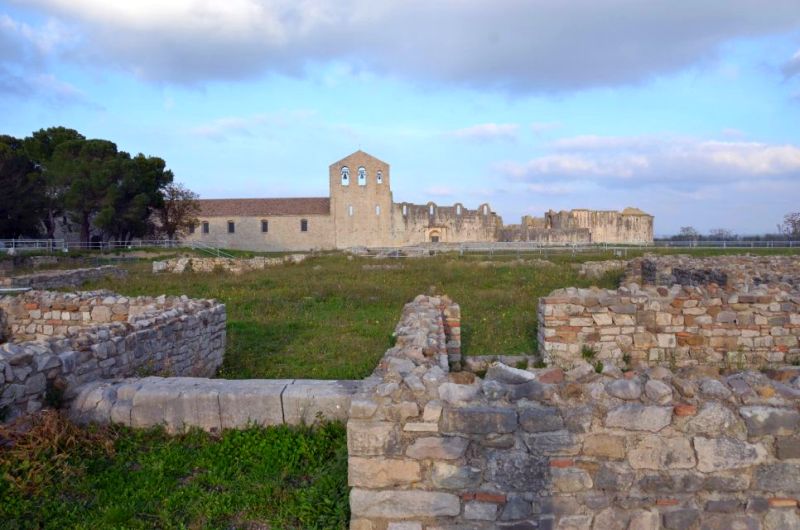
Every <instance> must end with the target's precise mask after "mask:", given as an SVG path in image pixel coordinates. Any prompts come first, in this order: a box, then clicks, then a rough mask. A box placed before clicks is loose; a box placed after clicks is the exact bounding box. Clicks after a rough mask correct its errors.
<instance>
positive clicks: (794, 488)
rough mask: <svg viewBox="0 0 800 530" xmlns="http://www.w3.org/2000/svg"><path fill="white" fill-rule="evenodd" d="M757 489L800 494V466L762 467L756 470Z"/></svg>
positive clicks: (786, 464) (783, 464)
mask: <svg viewBox="0 0 800 530" xmlns="http://www.w3.org/2000/svg"><path fill="white" fill-rule="evenodd" d="M754 480H755V484H754V486H755V488H756V489H759V490H764V491H781V492H786V493H798V492H800V464H789V463H786V462H781V463H779V464H769V465H762V466H759V467H758V468H757V469H756V472H755V476H754Z"/></svg>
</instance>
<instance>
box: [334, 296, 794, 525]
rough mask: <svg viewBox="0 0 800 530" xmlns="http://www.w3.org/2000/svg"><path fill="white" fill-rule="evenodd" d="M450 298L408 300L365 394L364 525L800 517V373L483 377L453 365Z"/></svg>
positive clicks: (360, 456)
mask: <svg viewBox="0 0 800 530" xmlns="http://www.w3.org/2000/svg"><path fill="white" fill-rule="evenodd" d="M440 305H441V299H437V298H430V297H418V298H417V299H416V300H415V301H414V302H413V303H411V304H408V305H407V306H406V308H405V310H404V312H403V317H402V320H401V322H400V323H399V324H398V327H397V331H396V334H397V345H396V346H395V347H394V348H392V349H390V350H389V351H387V352H386V355H385V356H384V358H383V359H382V361H381V362H380V364H379V366H378V368H377V369H376V370H375V372H374V373H373V375H372V376H371V377H369V378H368V379H367V380H365V381H364V385H363V387H362V390H361V392H360V393H359V394H357V395H356V396H355V397H354V398H353V400H352V402H351V406H350V419H349V421H348V425H347V434H348V454H349V476H348V478H349V483H350V486H351V488H352V489H351V492H350V508H351V513H352V519H351V526H350V528H351V529H358V530H387V529H393V530H400V529H419V530H422V529H429V530H432V529H437V530H443V529H452V530H455V529H474V530H482V529H486V530H488V529H496V528H508V529H512V528H513V529H540V528H559V529H586V530H589V529H616V528H619V529H621V530H625V529H659V528H666V529H696V528H704V529H706V528H707V529H730V528H747V529H749V528H754V529H764V530H777V529H784V528H798V527H799V526H800V517H798V511H797V498H798V495H800V478H798V477H800V463H798V462H800V438H798V428H800V413H798V405H799V404H800V369H785V370H779V371H774V372H771V373H770V374H769V375H770V376H771V377H772V378H770V377H768V376H767V375H766V374H764V373H759V372H742V373H736V374H733V375H730V376H727V377H722V376H719V375H714V374H713V373H710V372H709V370H708V369H705V370H694V371H693V370H680V371H678V372H676V373H673V372H672V371H670V370H668V369H666V368H652V369H650V370H647V371H643V372H629V373H627V374H623V373H622V372H620V371H619V370H618V369H614V368H613V367H610V366H608V367H606V368H605V370H604V373H603V374H597V373H595V369H594V367H593V366H591V365H589V364H587V363H579V364H577V366H576V367H575V368H574V369H573V370H571V371H569V372H566V373H565V372H563V371H562V370H561V369H559V368H548V369H543V370H535V371H528V370H518V369H515V368H511V367H508V366H505V365H502V364H499V363H495V364H493V365H491V366H490V367H489V370H488V372H487V373H486V376H485V378H484V379H481V378H479V377H476V376H474V375H473V374H470V373H463V372H460V373H459V372H450V371H449V370H448V363H447V362H446V347H445V341H446V339H445V334H444V325H443V322H442V317H441V313H440V309H439V307H440ZM704 374H705V375H704Z"/></svg>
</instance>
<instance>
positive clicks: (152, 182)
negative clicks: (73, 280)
mask: <svg viewBox="0 0 800 530" xmlns="http://www.w3.org/2000/svg"><path fill="white" fill-rule="evenodd" d="M173 179H174V175H173V173H172V171H170V170H169V169H167V163H166V162H165V161H164V160H163V159H162V158H159V157H155V156H145V155H144V154H141V153H139V154H137V155H135V156H131V155H130V154H129V153H127V152H125V151H120V150H119V149H118V148H117V145H116V144H115V143H114V142H111V141H109V140H103V139H87V138H86V137H85V136H83V135H82V134H80V133H79V132H78V131H76V130H74V129H68V128H66V127H51V128H49V129H41V130H39V131H36V132H34V133H32V134H31V135H30V136H29V137H27V138H24V139H17V138H13V137H10V136H0V189H3V190H7V193H3V194H0V238H18V237H34V236H38V235H46V236H47V237H50V238H52V237H54V235H55V232H56V227H57V225H58V224H59V223H62V224H64V223H66V224H74V225H75V226H77V227H78V229H79V231H80V239H81V241H84V242H88V241H90V239H91V237H92V236H93V235H95V236H100V237H102V238H103V239H113V240H120V241H130V240H131V239H132V238H136V237H145V236H148V235H152V234H154V233H155V231H156V229H157V227H156V225H155V223H154V220H155V219H159V218H162V215H161V214H160V213H159V212H160V211H161V210H162V209H163V208H164V206H165V193H167V190H168V186H170V185H171V183H172V181H173ZM169 189H172V188H169ZM181 189H182V190H183V191H185V192H187V193H189V194H192V192H191V191H189V190H187V189H186V188H183V187H181ZM171 193H172V192H170V193H169V194H168V195H169V196H171ZM187 197H188V196H187ZM194 197H196V196H194ZM188 198H192V197H188ZM189 217H192V214H191V213H190V215H189ZM180 229H182V225H181V226H178V229H176V230H175V231H172V232H171V235H174V234H175V233H176V232H179V231H180Z"/></svg>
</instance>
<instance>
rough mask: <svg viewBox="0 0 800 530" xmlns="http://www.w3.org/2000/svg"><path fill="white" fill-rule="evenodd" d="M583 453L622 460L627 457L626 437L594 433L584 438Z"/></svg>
mask: <svg viewBox="0 0 800 530" xmlns="http://www.w3.org/2000/svg"><path fill="white" fill-rule="evenodd" d="M583 454H585V455H586V456H594V457H600V458H610V459H613V460H621V459H622V458H625V439H624V438H623V437H622V436H614V435H611V434H592V435H588V436H586V438H584V440H583Z"/></svg>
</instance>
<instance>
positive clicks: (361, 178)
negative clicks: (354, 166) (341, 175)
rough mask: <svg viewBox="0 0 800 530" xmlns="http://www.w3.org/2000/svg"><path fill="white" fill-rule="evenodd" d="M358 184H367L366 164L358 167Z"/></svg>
mask: <svg viewBox="0 0 800 530" xmlns="http://www.w3.org/2000/svg"><path fill="white" fill-rule="evenodd" d="M358 185H359V186H366V185H367V168H365V167H364V166H361V167H360V168H358Z"/></svg>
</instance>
